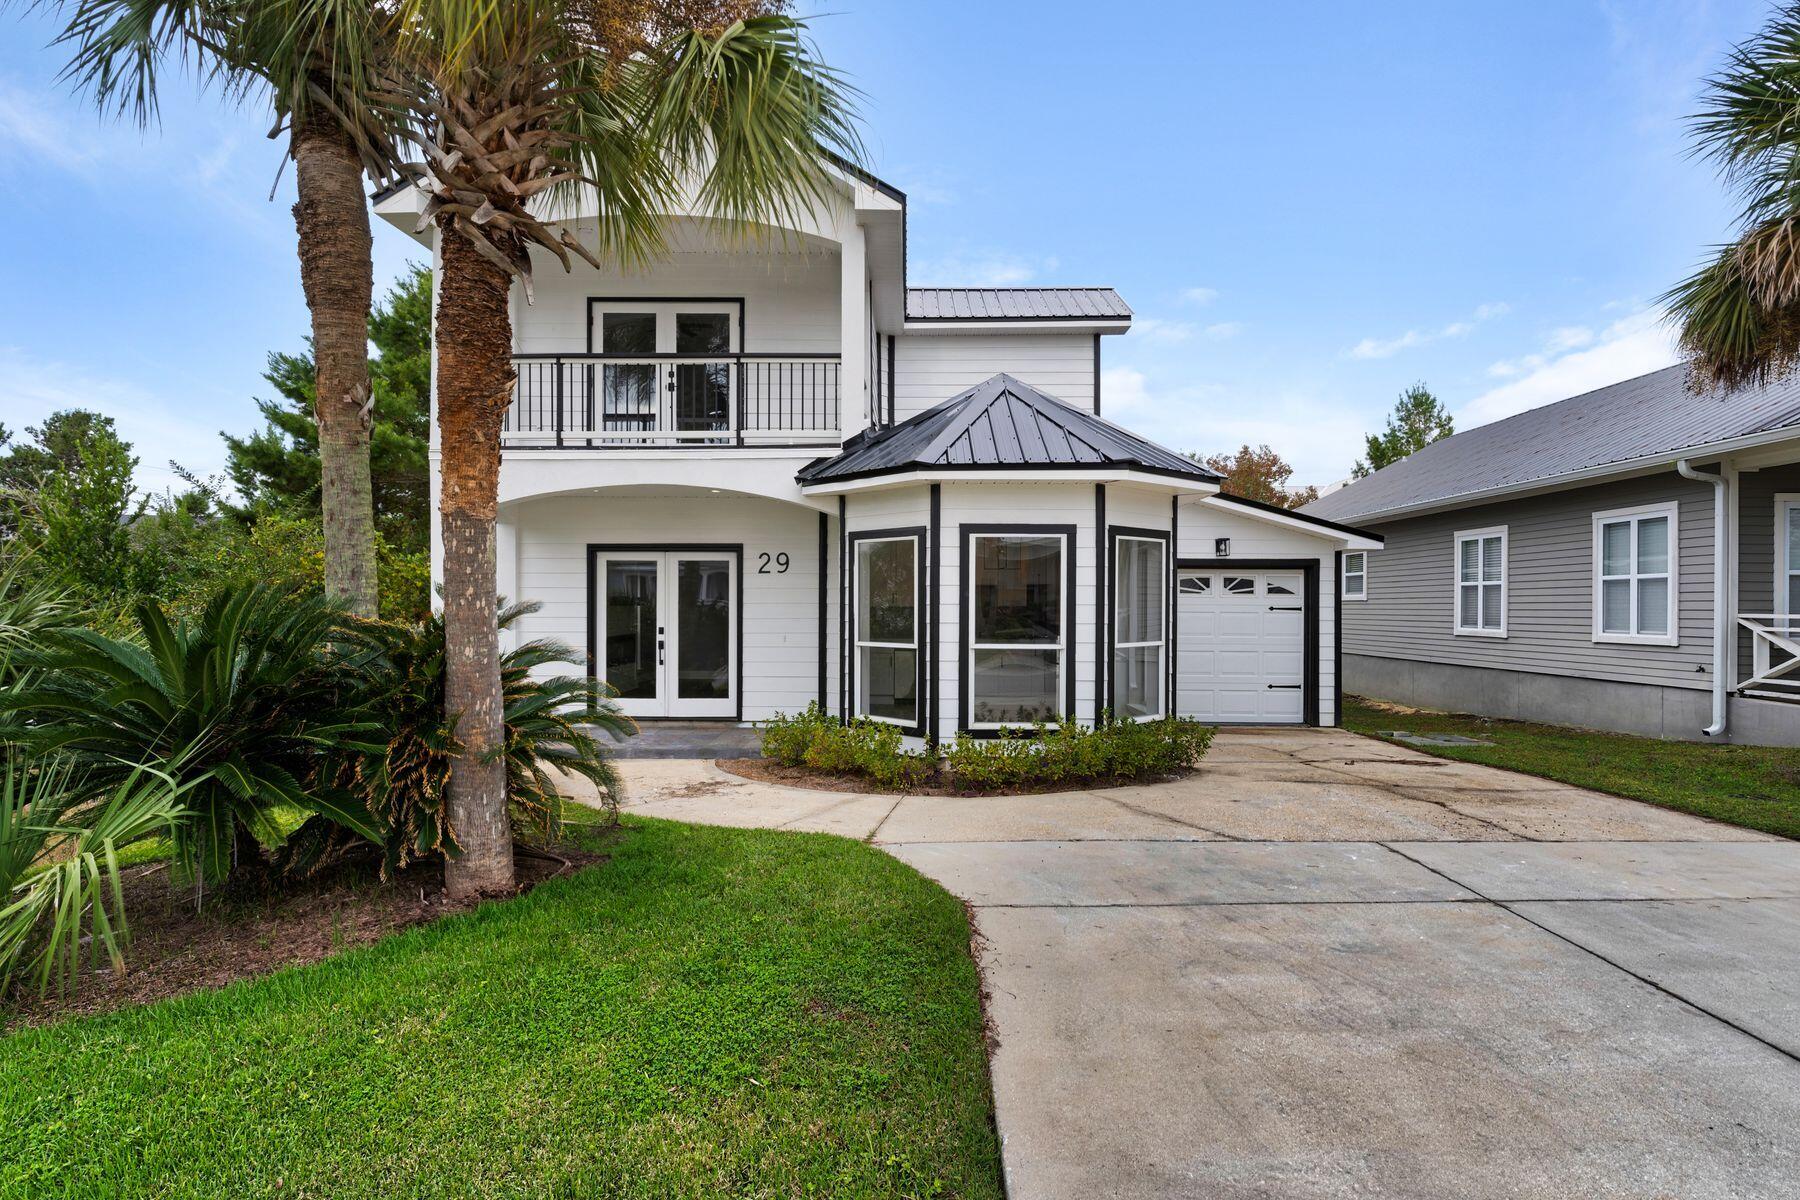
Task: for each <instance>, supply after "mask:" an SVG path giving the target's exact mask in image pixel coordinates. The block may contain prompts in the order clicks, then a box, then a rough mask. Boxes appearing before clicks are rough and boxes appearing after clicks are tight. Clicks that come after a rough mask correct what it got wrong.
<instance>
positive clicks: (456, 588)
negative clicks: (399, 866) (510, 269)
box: [437, 226, 514, 898]
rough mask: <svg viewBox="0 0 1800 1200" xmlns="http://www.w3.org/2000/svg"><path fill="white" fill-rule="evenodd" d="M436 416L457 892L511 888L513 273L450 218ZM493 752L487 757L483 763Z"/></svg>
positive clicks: (451, 876)
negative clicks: (502, 614)
mask: <svg viewBox="0 0 1800 1200" xmlns="http://www.w3.org/2000/svg"><path fill="white" fill-rule="evenodd" d="M440 241H441V243H442V246H443V277H442V279H441V280H440V281H439V284H438V310H437V349H438V376H437V414H438V438H439V442H440V444H441V445H442V447H443V459H442V481H441V484H440V488H439V492H438V511H439V518H440V520H441V522H442V526H443V541H444V656H445V668H444V704H445V707H446V709H447V710H448V715H450V716H452V717H454V718H455V719H456V736H457V738H458V740H459V741H460V742H461V743H462V752H461V753H460V754H458V755H457V757H456V758H455V760H453V761H452V763H451V765H450V796H449V810H450V828H451V830H452V831H453V832H454V833H455V835H456V840H457V842H458V844H460V845H461V846H462V853H461V855H459V856H458V857H456V858H454V859H451V860H450V861H449V862H448V863H447V864H446V865H445V868H444V886H445V888H446V890H447V891H448V892H449V893H450V895H451V896H452V897H454V898H466V897H471V896H483V895H496V894H500V893H503V892H510V891H511V890H513V884H514V880H513V854H512V823H511V821H510V819H509V818H508V815H507V808H506V764H505V763H504V762H503V761H502V760H501V759H500V758H498V757H497V756H493V757H490V755H491V754H492V752H493V751H494V750H495V749H497V748H498V747H499V746H500V745H501V742H502V739H503V729H502V720H503V715H504V714H503V712H502V709H501V699H500V644H499V637H498V634H497V632H496V631H495V628H494V618H495V615H496V605H497V601H496V598H495V594H494V589H495V582H494V517H495V511H496V509H497V507H498V497H499V490H500V424H501V421H502V419H503V418H504V417H505V414H506V406H507V403H508V402H509V401H510V399H511V397H512V381H513V367H512V316H511V313H510V312H509V311H508V308H507V296H508V291H509V289H510V287H511V284H512V277H511V276H510V275H508V274H507V273H506V272H505V271H504V270H502V269H501V268H499V267H498V266H496V265H494V264H493V263H491V262H489V261H488V260H487V259H485V258H483V257H481V255H479V254H477V253H476V252H475V250H474V248H473V247H472V246H471V245H470V243H469V241H468V239H467V238H465V237H464V236H463V235H462V234H460V233H458V232H456V231H455V230H454V229H452V228H449V227H447V226H446V227H441V231H440ZM484 758H486V759H488V761H483V759H484Z"/></svg>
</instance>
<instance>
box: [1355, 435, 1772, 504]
mask: <svg viewBox="0 0 1800 1200" xmlns="http://www.w3.org/2000/svg"><path fill="white" fill-rule="evenodd" d="M1784 442H1785V443H1792V445H1793V448H1794V450H1795V452H1796V453H1800V432H1797V431H1795V430H1793V429H1779V430H1775V431H1773V432H1770V433H1752V434H1746V435H1744V436H1743V437H1737V438H1726V439H1725V440H1724V441H1718V442H1707V443H1705V444H1703V445H1699V446H1690V447H1688V448H1687V449H1685V450H1677V451H1671V452H1665V453H1662V454H1647V455H1644V456H1642V457H1640V458H1628V459H1621V460H1620V461H1619V462H1615V463H1604V464H1602V465H1600V466H1597V467H1583V468H1582V469H1581V470H1579V471H1566V472H1564V473H1563V474H1561V475H1546V476H1545V477H1544V478H1542V479H1532V480H1528V481H1526V482H1524V483H1509V484H1502V485H1501V486H1499V487H1491V488H1483V489H1481V490H1480V491H1476V492H1463V493H1460V494H1459V495H1455V496H1446V497H1444V498H1443V499H1441V500H1426V501H1421V502H1420V503H1418V504H1403V505H1401V506H1399V507H1398V508H1383V509H1377V510H1375V511H1373V512H1366V513H1357V514H1356V515H1355V516H1350V517H1343V518H1341V519H1342V520H1343V521H1344V522H1345V523H1346V524H1349V523H1352V522H1354V523H1356V524H1359V525H1373V524H1377V523H1382V522H1387V521H1398V520H1401V519H1403V518H1406V517H1424V516H1430V515H1431V514H1432V513H1438V512H1450V511H1452V510H1455V509H1459V508H1472V507H1474V506H1475V505H1478V504H1488V503H1492V502H1495V501H1500V500H1522V499H1524V498H1525V497H1527V496H1538V495H1542V494H1543V493H1545V492H1560V491H1564V490H1566V489H1568V488H1573V487H1580V486H1584V485H1586V484H1591V483H1605V482H1606V481H1608V480H1612V479H1631V478H1634V477H1636V476H1640V475H1655V474H1658V473H1660V472H1663V471H1673V470H1674V469H1675V464H1676V462H1678V461H1679V460H1681V459H1684V458H1685V459H1688V460H1690V461H1693V462H1710V461H1712V460H1713V459H1716V458H1724V457H1730V456H1732V455H1734V454H1736V453H1738V452H1739V451H1742V450H1756V449H1760V448H1763V447H1766V446H1778V445H1781V444H1782V443H1784ZM1759 457H1760V456H1759ZM1778 461H1785V460H1778ZM1352 486H1355V485H1352ZM1327 519H1328V520H1333V521H1336V520H1339V519H1340V518H1338V517H1330V518H1327Z"/></svg>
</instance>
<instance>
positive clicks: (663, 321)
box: [590, 300, 742, 441]
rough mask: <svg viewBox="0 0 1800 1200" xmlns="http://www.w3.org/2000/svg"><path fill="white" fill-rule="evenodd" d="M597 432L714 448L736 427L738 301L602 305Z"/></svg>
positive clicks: (596, 340) (598, 314)
mask: <svg viewBox="0 0 1800 1200" xmlns="http://www.w3.org/2000/svg"><path fill="white" fill-rule="evenodd" d="M593 323H594V324H593V329H592V330H591V331H590V337H591V339H592V345H593V347H594V349H595V350H596V351H598V352H599V353H601V354H605V355H607V356H609V357H611V358H613V359H614V361H609V362H604V363H602V364H601V367H600V380H599V387H598V389H597V390H598V403H599V405H600V412H599V413H598V414H596V416H597V418H598V422H597V425H596V428H597V429H599V430H601V431H603V432H607V433H615V434H619V435H621V437H622V438H626V439H633V438H651V437H655V438H663V437H672V438H673V439H675V440H685V441H696V440H697V441H709V440H712V438H711V437H710V436H709V435H717V434H724V433H729V432H730V431H731V430H732V429H733V428H734V427H735V413H736V383H735V380H736V375H735V372H734V371H733V370H732V358H731V356H732V355H734V354H736V353H737V352H738V351H739V350H740V349H742V347H741V346H740V345H739V344H738V306H737V304H736V303H735V302H733V301H648V300H608V301H596V302H595V304H594V306H593Z"/></svg>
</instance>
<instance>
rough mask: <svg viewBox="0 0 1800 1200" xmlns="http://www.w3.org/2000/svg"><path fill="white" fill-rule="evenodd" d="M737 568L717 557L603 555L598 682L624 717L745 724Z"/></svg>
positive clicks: (701, 553) (731, 558)
mask: <svg viewBox="0 0 1800 1200" xmlns="http://www.w3.org/2000/svg"><path fill="white" fill-rule="evenodd" d="M737 568H738V564H737V556H736V555H735V554H732V553H722V552H719V551H705V550H666V551H657V550H608V551H604V552H601V553H599V554H598V555H597V560H596V562H595V564H594V579H595V585H596V590H597V591H598V593H599V594H598V596H597V597H596V600H597V602H596V604H595V605H594V626H595V628H594V641H595V645H596V646H597V647H598V652H597V655H596V658H597V660H598V661H597V662H596V664H595V668H596V674H597V675H598V676H599V678H600V680H601V681H602V682H603V683H605V684H606V685H607V686H608V687H610V688H611V689H612V690H613V691H614V692H615V693H617V697H618V702H619V707H620V708H622V709H623V710H624V711H625V712H626V713H628V714H630V715H631V716H634V717H731V716H736V715H737V619H738V618H737V602H736V597H737V589H738V579H737Z"/></svg>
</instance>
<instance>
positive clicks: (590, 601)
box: [587, 542, 747, 725]
mask: <svg viewBox="0 0 1800 1200" xmlns="http://www.w3.org/2000/svg"><path fill="white" fill-rule="evenodd" d="M633 551H636V552H638V553H640V554H729V555H732V556H733V558H734V559H735V560H736V564H737V570H736V572H735V574H734V576H733V579H734V582H735V583H736V585H737V586H736V589H735V590H736V591H737V596H736V600H737V639H736V640H737V646H736V647H735V648H734V649H733V651H732V654H733V657H734V658H735V662H734V663H733V664H732V665H733V667H734V668H735V669H734V670H733V672H732V681H731V702H732V715H731V716H729V717H681V716H668V715H666V714H665V715H663V716H656V717H633V718H632V720H634V721H732V722H735V723H737V724H740V725H741V724H742V723H743V720H744V592H745V591H746V590H747V588H746V581H745V579H744V543H742V542H589V543H588V544H587V631H588V678H589V679H590V680H594V681H598V680H599V678H600V629H599V625H600V611H599V608H598V603H599V574H600V556H601V555H602V554H617V553H631V552H633ZM658 586H659V587H660V586H661V583H660V581H659V582H658Z"/></svg>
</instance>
